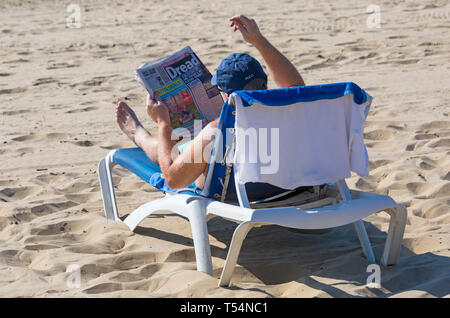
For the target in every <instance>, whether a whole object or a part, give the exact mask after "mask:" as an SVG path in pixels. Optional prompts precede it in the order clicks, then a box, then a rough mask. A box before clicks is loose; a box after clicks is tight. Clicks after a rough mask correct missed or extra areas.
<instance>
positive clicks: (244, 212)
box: [99, 83, 407, 286]
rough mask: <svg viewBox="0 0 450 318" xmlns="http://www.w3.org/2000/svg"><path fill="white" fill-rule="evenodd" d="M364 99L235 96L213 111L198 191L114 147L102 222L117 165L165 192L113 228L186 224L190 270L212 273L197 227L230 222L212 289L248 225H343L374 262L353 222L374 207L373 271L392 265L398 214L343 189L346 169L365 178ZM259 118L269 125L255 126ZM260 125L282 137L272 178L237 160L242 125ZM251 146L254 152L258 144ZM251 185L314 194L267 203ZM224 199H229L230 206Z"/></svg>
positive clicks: (357, 93) (286, 92) (292, 91)
mask: <svg viewBox="0 0 450 318" xmlns="http://www.w3.org/2000/svg"><path fill="white" fill-rule="evenodd" d="M371 100H372V98H371V96H370V95H368V94H367V93H366V92H365V91H364V90H362V89H361V88H359V87H358V86H357V85H356V84H354V83H336V84H328V85H315V86H304V87H294V88H288V89H278V90H266V91H245V92H244V91H240V92H235V93H233V94H232V95H231V96H230V98H229V100H228V101H227V102H226V103H225V105H224V106H223V109H222V113H221V116H220V121H219V131H218V133H217V134H216V138H215V141H214V147H213V150H212V153H211V157H210V163H209V166H208V171H207V177H206V182H205V186H204V188H203V189H197V188H196V187H195V186H194V185H191V186H190V187H188V188H186V189H183V190H178V191H174V190H172V189H170V188H169V187H168V186H167V184H166V183H165V182H164V179H163V177H162V175H161V171H160V169H159V167H158V166H157V165H155V164H154V163H152V162H151V161H150V160H149V159H148V158H147V157H146V155H145V154H144V153H143V152H142V151H141V150H140V149H138V148H129V149H118V150H114V151H112V152H110V153H109V154H108V155H107V156H106V158H104V159H103V160H101V162H100V165H99V178H100V185H101V191H102V197H103V203H104V208H105V213H106V217H107V218H108V219H110V220H115V221H121V219H120V218H119V214H118V210H117V205H116V201H115V195H114V187H113V182H112V177H111V176H112V173H111V170H112V168H113V166H114V165H115V164H119V165H121V166H122V167H124V168H126V169H128V170H130V171H131V172H133V173H135V174H136V175H138V176H139V177H140V178H142V179H143V180H145V181H146V182H148V183H150V184H151V185H153V186H155V187H156V188H158V189H159V190H161V191H162V192H163V193H165V196H164V197H163V198H161V199H156V200H152V201H150V202H148V203H146V204H144V205H142V206H140V207H139V208H137V209H136V210H135V211H133V212H132V213H131V214H129V216H128V217H127V218H125V219H124V220H123V222H124V223H125V224H127V225H128V227H129V228H130V230H132V231H133V230H134V229H135V228H136V226H137V225H138V224H139V223H140V222H141V221H142V220H144V219H145V218H146V217H148V216H149V215H151V214H152V213H154V212H157V211H161V210H167V211H171V212H174V213H177V214H179V215H181V216H183V217H185V218H187V219H188V220H189V221H190V224H191V228H192V236H193V241H194V248H195V255H196V261H197V270H199V271H202V272H206V273H208V274H210V275H212V262H211V251H210V246H209V239H208V229H207V221H208V220H209V219H210V218H212V217H215V216H220V217H223V218H225V219H227V220H232V221H235V222H238V223H239V225H238V227H237V228H236V230H235V232H234V234H233V237H232V240H231V243H230V246H229V250H228V255H227V258H226V261H225V265H224V268H223V270H222V274H221V277H220V280H219V285H220V286H229V285H230V282H231V277H232V274H233V270H234V267H235V265H236V263H237V260H238V256H239V253H240V249H241V246H242V243H243V240H244V239H245V237H246V235H247V233H248V232H249V231H250V230H251V229H252V228H253V227H256V226H262V225H270V224H275V225H280V226H284V227H289V228H296V229H307V230H314V229H327V228H333V227H338V226H342V225H346V224H350V223H353V224H354V225H355V229H356V233H357V235H358V237H359V240H360V243H361V246H362V250H363V252H364V254H365V256H366V258H367V260H368V261H369V262H370V263H375V257H374V253H373V251H372V247H371V244H370V241H369V238H368V235H367V232H366V229H365V226H364V222H363V221H362V219H363V218H365V217H367V216H369V215H371V214H373V213H378V212H381V211H384V212H387V213H388V214H389V215H390V217H391V218H390V224H389V230H388V234H387V239H386V243H385V247H384V252H383V254H382V257H381V260H380V261H381V264H383V265H393V264H396V263H397V260H398V258H399V255H400V250H401V243H402V240H403V233H404V229H405V225H406V217H407V211H406V208H405V207H404V206H403V205H401V204H398V203H396V202H395V201H394V200H393V199H392V198H391V197H389V196H386V195H380V194H373V193H368V192H362V191H350V190H349V188H348V187H347V185H346V183H345V178H347V177H350V170H352V171H355V172H357V173H359V174H361V175H365V174H367V173H368V158H367V152H366V149H365V146H364V142H363V139H362V129H363V124H364V121H365V118H366V116H367V114H368V110H369V107H370V103H371ZM266 112H267V114H268V116H267V117H269V118H271V120H269V121H266V122H264V120H263V119H264V116H265V113H266ZM358 116H359V117H358ZM280 120H282V122H280ZM252 121H253V122H252ZM301 123H303V124H304V126H308V125H309V127H318V130H317V129H304V128H301V127H302V125H301ZM258 125H259V126H258ZM269 126H271V127H272V128H279V131H278V134H279V136H282V137H283V138H285V137H286V136H287V137H286V138H288V139H289V138H291V141H290V142H289V149H288V151H285V149H286V148H288V147H283V146H286V140H285V139H281V140H283V142H279V154H280V158H278V159H277V160H278V161H279V162H278V164H279V167H278V169H277V170H276V171H275V172H274V171H269V173H264V171H266V172H267V170H271V169H270V168H268V167H267V160H263V159H267V158H262V159H261V158H258V157H257V158H256V161H251V160H247V161H246V160H240V158H243V157H242V156H243V155H246V156H248V155H249V154H251V153H252V152H251V151H250V152H249V150H248V147H249V146H251V142H248V143H246V140H247V139H245V137H246V136H245V134H243V133H242V132H245V130H243V129H244V128H249V127H251V128H255V129H260V128H263V129H264V128H265V129H267V128H269ZM299 127H300V128H299ZM302 129H303V130H302ZM291 130H294V131H295V133H296V134H299V133H301V137H300V135H295V134H294V136H296V137H298V138H299V140H300V139H301V143H302V144H301V145H300V146H301V147H298V148H296V146H297V145H295V144H292V136H291V137H289V134H290V131H291ZM260 131H261V130H260ZM262 131H264V130H262ZM276 135H277V134H273V135H271V137H273V136H276ZM291 135H292V134H291ZM257 137H258V136H257ZM263 140H265V141H266V142H267V140H268V139H263ZM272 141H273V140H272ZM257 142H258V143H259V145H260V146H261V139H259V141H257ZM294 143H295V142H294ZM275 148H276V147H275ZM266 150H267V146H266ZM289 163H294V164H289ZM264 169H265V170H264ZM251 183H254V184H255V183H259V184H260V185H261V184H262V186H263V187H262V188H260V189H264V185H268V187H269V188H270V187H272V188H273V185H275V186H278V189H279V188H283V189H298V188H299V187H302V186H314V188H313V189H314V191H305V192H304V193H301V194H298V193H297V192H290V193H289V196H283V195H279V193H278V194H277V195H273V196H272V197H271V198H270V199H266V200H262V201H261V200H260V201H254V200H253V199H252V195H254V193H253V194H251V193H249V192H248V191H249V184H251ZM268 183H271V184H272V185H269V184H268ZM233 184H234V185H233ZM324 184H325V186H323V185H324ZM319 185H322V186H320V187H319ZM272 188H270V189H269V193H270V191H272ZM233 193H234V195H235V197H237V198H236V200H235V201H230V198H232V197H233Z"/></svg>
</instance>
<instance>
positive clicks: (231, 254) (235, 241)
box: [219, 222, 254, 287]
mask: <svg viewBox="0 0 450 318" xmlns="http://www.w3.org/2000/svg"><path fill="white" fill-rule="evenodd" d="M253 226H254V224H252V223H247V222H244V223H241V224H239V226H238V227H237V228H236V230H235V231H234V234H233V238H232V240H231V244H230V248H229V249H228V255H227V259H226V260H225V265H224V267H223V270H222V275H221V276H220V280H219V286H222V287H224V286H229V285H230V282H231V276H232V275H233V271H234V267H235V266H236V263H237V260H238V257H239V252H240V251H241V247H242V242H243V241H244V239H245V237H246V236H247V233H248V232H249V231H250V230H251V229H252V227H253Z"/></svg>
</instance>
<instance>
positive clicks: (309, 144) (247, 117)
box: [234, 94, 372, 189]
mask: <svg viewBox="0 0 450 318" xmlns="http://www.w3.org/2000/svg"><path fill="white" fill-rule="evenodd" d="M234 98H235V105H236V126H235V129H236V152H235V157H234V162H235V169H236V170H237V171H236V174H235V176H237V177H238V180H239V182H240V183H246V182H266V183H270V184H273V185H276V186H278V187H281V188H285V189H294V188H296V187H299V186H306V185H319V184H323V183H328V182H335V181H337V180H340V179H344V178H347V177H350V171H354V172H356V173H358V174H359V175H362V176H367V175H368V174H369V169H368V156H367V150H366V147H365V145H364V137H363V129H364V122H365V119H366V116H367V114H368V111H369V107H370V104H371V101H372V97H370V96H369V95H367V99H366V101H365V102H364V103H362V104H357V103H355V102H354V99H353V95H351V94H347V95H344V96H342V97H340V98H337V99H321V100H317V101H311V102H298V103H295V104H290V105H285V106H266V105H264V104H263V103H264V101H253V103H252V105H250V106H244V103H243V102H242V99H241V97H240V96H239V95H235V96H234ZM281 108H282V109H281ZM255 128H256V131H255ZM255 136H257V138H258V142H255V140H252V141H250V139H251V138H255ZM266 140H267V141H268V143H267V142H266ZM267 144H268V145H269V146H267ZM256 146H257V147H256ZM255 152H257V154H256V153H255ZM271 152H272V153H271ZM255 158H256V159H257V160H255ZM269 159H270V160H269Z"/></svg>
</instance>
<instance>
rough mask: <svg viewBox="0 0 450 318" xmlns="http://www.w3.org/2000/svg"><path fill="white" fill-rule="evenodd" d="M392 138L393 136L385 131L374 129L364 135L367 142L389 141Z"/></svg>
mask: <svg viewBox="0 0 450 318" xmlns="http://www.w3.org/2000/svg"><path fill="white" fill-rule="evenodd" d="M393 137H394V134H393V133H392V132H390V131H389V130H385V129H376V130H373V131H371V132H368V133H365V134H364V138H365V139H367V140H390V139H392V138H393Z"/></svg>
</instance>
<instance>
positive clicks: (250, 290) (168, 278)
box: [0, 0, 450, 297]
mask: <svg viewBox="0 0 450 318" xmlns="http://www.w3.org/2000/svg"><path fill="white" fill-rule="evenodd" d="M73 3H78V4H79V5H80V6H81V19H82V20H81V28H80V29H70V28H67V27H66V18H67V16H68V15H69V13H67V12H66V6H67V5H68V4H69V1H56V0H55V1H44V0H41V1H25V0H19V1H12V0H3V1H1V3H0V20H1V21H2V22H1V26H0V56H1V59H0V123H1V125H0V133H1V135H0V145H1V146H0V158H1V166H0V296H1V297H16V296H24V297H69V296H80V297H100V296H101V297H272V296H273V297H354V296H369V297H372V296H379V297H398V296H400V297H435V296H437V297H442V296H446V295H449V293H450V271H449V268H450V208H449V206H450V173H449V170H450V156H449V155H450V119H449V112H450V94H449V92H450V81H449V75H450V63H449V61H450V54H449V51H450V40H449V39H450V4H449V2H448V1H447V0H444V1H383V2H379V3H378V4H379V5H380V6H381V10H382V11H381V18H382V25H381V28H379V29H376V28H375V29H370V28H368V27H367V25H366V19H367V13H366V9H367V6H368V5H369V4H370V3H371V2H370V1H356V0H346V1H344V0H338V1H333V2H332V4H331V1H330V3H325V2H320V1H297V0H296V1H292V0H291V1H283V0H277V1H275V0H269V1H257V0H249V1H246V2H245V4H243V3H242V2H240V1H239V2H238V1H203V0H202V1H193V0H190V1H185V0H183V1H182V0H176V1H137V0H133V1H109V2H106V1H105V2H103V1H93V0H92V1H86V0H83V1H76V0H74V1H73ZM238 13H245V14H247V15H249V16H252V17H254V18H255V19H256V20H257V21H258V22H259V24H260V27H261V29H262V31H263V33H264V34H265V35H266V36H267V37H268V38H269V39H270V40H272V42H273V43H274V44H275V45H276V46H277V47H279V48H280V50H281V51H282V52H284V53H285V54H286V55H287V56H288V57H289V58H290V59H291V60H292V61H293V63H294V64H295V65H296V66H297V67H298V69H299V70H300V71H301V73H302V74H303V77H304V79H305V81H306V82H307V83H308V84H320V83H332V82H342V81H354V82H356V83H357V84H359V85H360V86H361V87H363V88H365V89H366V90H367V91H368V92H369V93H370V94H371V95H373V96H374V97H375V99H374V103H373V106H372V109H371V112H370V116H369V117H368V121H367V125H366V128H365V137H366V143H367V146H368V150H369V155H370V168H371V175H370V177H364V178H361V177H358V176H355V177H354V178H352V179H351V180H350V181H349V184H350V185H351V186H353V187H355V188H357V189H363V190H369V191H373V192H377V193H387V194H389V195H391V196H392V197H393V198H394V199H395V200H397V201H399V202H402V203H404V204H406V205H407V206H408V212H409V216H408V224H407V227H406V233H405V239H404V242H403V248H402V252H401V257H400V261H399V263H398V265H397V266H395V267H389V268H385V267H382V268H381V285H382V288H380V289H373V288H372V289H370V288H367V287H366V286H365V285H366V279H367V277H368V275H369V274H368V273H366V267H367V265H368V262H367V261H366V260H365V259H364V257H363V256H362V251H361V249H360V246H359V243H358V239H357V236H356V233H355V231H354V229H353V227H352V226H351V225H349V226H344V227H340V228H336V229H333V230H331V231H329V232H327V233H324V234H305V233H298V232H292V231H289V230H287V229H284V228H280V227H275V226H268V227H262V228H258V229H255V230H252V231H251V232H250V234H249V236H248V238H247V240H246V241H245V243H244V247H243V250H242V253H241V257H240V259H239V264H238V267H237V268H236V271H235V274H234V277H233V279H234V284H233V287H232V288H219V287H217V283H218V276H219V274H220V271H221V269H222V266H223V263H224V258H225V256H226V252H227V245H228V243H229V242H230V239H231V235H232V233H233V229H234V228H235V224H234V223H231V222H228V221H224V220H220V219H213V220H212V221H211V222H210V224H209V230H210V241H211V248H212V255H213V266H214V277H210V276H208V275H206V274H203V273H199V272H197V271H196V270H195V255H194V249H193V244H192V237H191V232H190V226H189V224H188V222H187V221H185V220H184V219H181V218H179V217H176V216H174V215H171V214H168V213H161V214H159V215H157V216H154V217H151V218H148V219H147V220H145V221H144V222H143V223H142V224H141V225H140V226H139V227H138V229H137V230H136V232H135V233H132V232H130V231H129V230H128V229H127V227H126V226H125V225H123V224H119V223H114V222H107V221H106V220H105V218H104V216H103V208H102V202H101V196H100V193H99V183H98V179H97V173H96V169H97V163H98V162H99V160H100V159H101V158H102V157H104V156H105V155H106V154H107V153H108V152H109V151H110V150H111V149H114V148H118V147H130V146H132V144H131V142H130V141H129V140H128V139H127V138H126V137H125V136H124V135H123V134H122V133H121V132H120V130H119V129H118V128H117V127H116V125H115V123H114V113H113V109H114V105H115V103H116V102H117V100H118V99H119V98H122V99H126V100H127V101H128V102H129V104H130V105H131V106H135V107H136V110H137V113H138V115H139V116H140V117H141V118H142V119H143V122H144V123H145V125H146V126H147V127H149V128H150V129H151V130H152V131H155V126H154V125H153V124H152V123H151V121H150V119H148V118H146V116H145V109H144V98H145V94H144V91H143V89H142V87H140V86H139V85H138V84H137V83H136V82H135V81H134V80H133V79H132V78H131V75H130V74H131V72H132V71H133V70H134V69H135V68H136V67H137V66H138V65H140V64H141V63H142V62H145V61H148V60H151V59H154V58H157V57H160V56H163V55H166V54H168V53H171V52H173V51H175V50H178V49H180V48H182V47H184V46H185V45H191V46H192V47H193V49H194V50H195V51H196V52H197V54H198V55H199V56H200V57H201V59H202V60H203V61H204V62H205V64H206V65H207V66H208V67H209V69H210V70H211V71H212V72H213V71H214V70H215V68H216V67H217V65H218V64H219V62H220V60H221V59H222V58H223V57H225V56H226V55H228V54H229V53H232V52H236V51H244V52H248V53H251V54H253V55H255V56H256V57H258V58H260V57H259V55H258V54H257V52H256V50H255V49H254V48H252V47H250V46H249V45H247V44H246V43H244V42H243V41H242V40H241V39H240V37H239V35H238V34H233V33H232V32H231V30H230V29H229V28H228V23H227V18H229V17H230V16H232V15H234V14H238ZM270 84H273V82H270ZM272 87H273V85H272ZM114 179H115V182H116V183H117V199H118V203H119V207H120V210H121V215H124V214H127V213H129V212H130V211H132V210H133V209H134V208H136V207H138V206H139V205H140V204H142V203H144V202H146V201H148V200H151V199H152V198H158V197H160V196H161V194H160V193H159V192H157V191H155V190H154V189H152V188H151V187H150V186H149V185H147V184H145V183H144V182H142V181H140V179H138V178H137V177H135V176H134V175H131V174H130V173H129V172H127V171H125V170H123V169H122V170H121V169H118V170H116V173H115V175H114ZM367 221H370V222H372V223H373V225H369V226H368V232H369V235H370V237H371V239H372V242H373V245H374V249H375V254H376V257H377V258H378V259H379V258H380V255H381V251H382V248H383V243H384V240H385V238H386V234H385V233H386V230H387V226H388V216H387V214H384V213H380V214H379V215H376V216H371V217H369V218H368V219H367ZM72 264H76V265H78V266H80V267H81V286H80V288H69V287H72V286H70V285H69V286H68V285H67V284H66V282H67V279H68V278H69V273H68V272H66V271H67V269H68V268H70V266H71V265H72Z"/></svg>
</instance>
